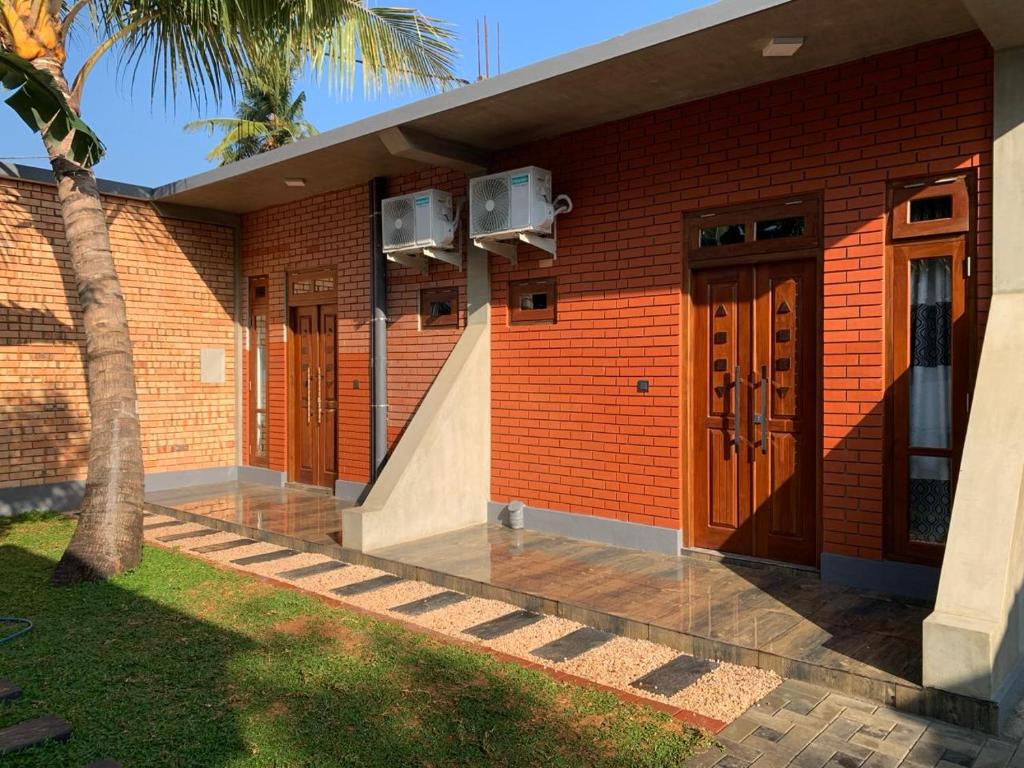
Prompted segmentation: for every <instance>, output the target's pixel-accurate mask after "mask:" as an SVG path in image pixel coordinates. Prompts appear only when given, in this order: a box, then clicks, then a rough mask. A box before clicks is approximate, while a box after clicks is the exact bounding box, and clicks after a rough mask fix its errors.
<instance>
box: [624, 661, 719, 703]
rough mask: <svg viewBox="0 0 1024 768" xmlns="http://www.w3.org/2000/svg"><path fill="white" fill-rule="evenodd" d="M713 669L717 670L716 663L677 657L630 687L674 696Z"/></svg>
mask: <svg viewBox="0 0 1024 768" xmlns="http://www.w3.org/2000/svg"><path fill="white" fill-rule="evenodd" d="M715 669H718V663H717V662H714V661H707V660H706V659H695V658H693V656H679V657H677V658H675V659H672V661H670V662H669V663H668V664H663V665H662V666H660V667H658V668H657V669H653V670H651V671H650V672H648V673H647V674H646V675H644V676H643V677H641V678H640V679H639V680H634V681H633V682H632V683H630V685H632V686H633V687H634V688H639V689H641V690H643V691H650V692H651V693H659V694H661V695H662V696H675V695H676V694H677V693H679V692H680V691H681V690H683V689H684V688H689V687H690V686H691V685H693V684H694V683H695V682H697V681H698V680H699V679H700V678H702V677H703V676H704V675H706V674H707V673H708V672H711V671H712V670H715Z"/></svg>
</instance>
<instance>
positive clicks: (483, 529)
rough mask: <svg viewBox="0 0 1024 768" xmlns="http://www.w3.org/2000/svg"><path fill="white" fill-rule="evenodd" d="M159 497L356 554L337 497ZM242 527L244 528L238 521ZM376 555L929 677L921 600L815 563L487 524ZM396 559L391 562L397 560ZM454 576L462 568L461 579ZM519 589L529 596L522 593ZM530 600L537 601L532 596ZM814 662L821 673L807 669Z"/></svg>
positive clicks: (879, 696)
mask: <svg viewBox="0 0 1024 768" xmlns="http://www.w3.org/2000/svg"><path fill="white" fill-rule="evenodd" d="M148 500H149V501H150V502H151V503H154V504H159V505H161V506H163V507H168V508H173V509H178V510H184V511H186V512H190V513H192V514H193V515H201V516H203V517H206V518H210V519H215V520H219V521H222V522H224V523H229V524H233V525H234V526H238V527H239V528H241V527H244V528H246V529H247V530H246V531H245V535H253V534H252V533H251V530H252V529H256V530H258V531H263V532H267V533H269V534H275V535H277V536H278V537H280V536H286V537H289V539H291V540H293V541H289V542H288V543H287V544H285V543H284V542H282V541H277V543H279V544H282V545H284V546H290V547H293V548H299V549H301V548H302V547H301V546H300V544H299V543H300V542H308V543H309V544H311V545H316V547H317V549H318V550H319V551H324V552H326V551H327V549H330V548H333V549H331V551H335V550H336V552H337V556H338V557H341V558H342V559H344V558H345V556H346V553H347V554H353V555H354V553H349V552H348V550H344V548H343V542H342V539H341V510H342V508H343V505H342V504H341V503H340V502H337V501H336V500H335V499H333V498H332V497H330V496H324V495H319V494H311V493H305V492H302V491H298V490H292V489H284V488H268V487H266V486H260V485H250V484H240V483H230V484H223V485H217V486H205V487H198V488H186V489H181V490H175V491H163V492H159V493H151V494H149V495H148ZM237 532H239V533H242V531H241V530H240V529H239V530H238V531H237ZM368 554H369V555H370V556H372V557H373V558H375V560H376V563H375V565H376V567H380V568H383V569H385V570H389V569H393V570H394V571H395V572H396V573H401V575H402V576H404V577H405V578H423V579H426V580H430V581H434V582H435V583H439V584H441V585H442V586H446V587H449V586H450V587H451V588H453V589H457V590H460V591H466V590H467V588H468V586H467V585H468V584H469V582H473V583H476V584H477V585H483V586H482V587H481V588H480V589H477V590H475V593H477V594H482V595H484V596H488V595H487V590H488V589H492V590H501V591H502V594H501V595H498V594H494V595H493V596H495V597H500V598H501V599H506V600H511V601H513V602H515V601H519V602H520V603H521V604H525V602H527V601H525V600H524V598H529V597H531V596H535V597H536V598H537V599H539V600H540V601H543V602H544V604H545V605H546V606H548V607H542V608H540V609H541V610H545V611H547V612H555V611H554V610H550V609H549V607H554V606H557V612H558V613H559V614H560V615H564V616H566V617H568V618H574V619H577V620H579V621H581V622H582V623H589V624H593V625H595V626H597V627H598V628H599V629H603V630H609V631H614V632H620V633H622V634H631V635H634V636H640V637H650V639H652V640H656V641H657V642H662V643H667V644H672V645H675V647H678V648H680V650H683V651H685V652H688V653H693V654H694V655H697V656H704V657H706V658H716V659H721V660H728V661H735V662H738V663H742V664H748V665H757V666H763V667H769V668H774V669H776V671H778V672H780V673H781V674H783V675H785V676H798V677H804V678H805V679H812V680H813V681H814V682H825V681H827V682H828V683H829V684H830V685H833V687H838V688H840V689H844V690H848V691H849V692H851V693H857V694H859V695H867V696H869V697H870V698H873V699H876V700H888V699H892V698H893V697H898V696H899V695H900V694H899V690H900V689H902V690H903V691H904V694H906V693H907V692H908V691H909V692H910V693H911V694H912V693H913V689H917V688H918V686H919V685H920V672H921V622H922V621H923V619H924V618H925V616H926V615H927V614H928V612H929V608H928V607H927V606H922V605H916V604H912V603H908V602H903V601H899V600H891V599H887V598H885V597H882V596H877V595H872V594H868V593H863V592H859V591H856V590H853V589H848V588H844V587H836V586H829V585H824V584H822V583H821V581H820V579H819V578H818V576H817V574H816V573H813V572H807V571H798V570H790V569H781V568H766V567H757V566H753V565H749V564H743V563H733V562H722V561H717V560H711V559H708V558H705V557H699V556H691V555H683V556H679V557H672V556H667V555H659V554H653V553H647V552H638V551H635V550H629V549H621V548H618V547H612V546H607V545H604V544H598V543H594V542H587V541H581V540H577V539H569V538H566V537H562V536H553V535H547V534H540V533H534V532H530V531H511V530H508V529H506V528H503V527H499V526H493V525H479V526H474V527H471V528H466V529H463V530H460V531H456V532H453V533H449V534H444V535H441V536H435V537H431V538H428V539H421V540H418V541H414V542H411V543H408V544H403V545H399V546H395V547H389V548H387V549H382V550H377V551H374V552H371V553H368ZM388 563H391V564H392V566H391V567H390V568H389V566H388V565H387V564H388ZM450 579H458V580H462V582H463V584H462V585H461V586H455V585H452V584H450V583H448V582H449V581H450ZM517 596H518V597H517ZM527 607H533V606H532V605H530V606H527ZM809 670H810V671H814V674H815V675H816V676H809Z"/></svg>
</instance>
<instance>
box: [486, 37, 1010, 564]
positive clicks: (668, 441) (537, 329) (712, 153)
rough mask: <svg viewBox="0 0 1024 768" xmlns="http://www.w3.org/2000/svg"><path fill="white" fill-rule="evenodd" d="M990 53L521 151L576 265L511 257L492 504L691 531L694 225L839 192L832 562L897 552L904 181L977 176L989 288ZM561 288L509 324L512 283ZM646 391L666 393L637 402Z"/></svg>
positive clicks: (979, 49)
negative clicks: (892, 506) (891, 466)
mask: <svg viewBox="0 0 1024 768" xmlns="http://www.w3.org/2000/svg"><path fill="white" fill-rule="evenodd" d="M991 89H992V61H991V50H990V48H989V46H988V44H987V43H986V42H985V40H984V39H983V38H982V37H981V36H980V35H969V36H964V37H959V38H954V39H948V40H943V41H938V42H934V43H930V44H926V45H922V46H919V47H916V48H912V49H907V50H902V51H898V52H894V53H890V54H886V55H882V56H878V57H874V58H871V59H866V60H862V61H857V62H852V63H849V64H845V65H842V66H839V67H835V68H831V69H827V70H822V71H818V72H814V73H811V74H807V75H803V76H799V77H794V78H790V79H787V80H782V81H776V82H773V83H769V84H766V85H762V86H758V87H754V88H750V89H746V90H743V91H739V92H735V93H729V94H725V95H721V96H715V97H713V98H709V99H705V100H702V101H697V102H693V103H689V104H685V105H682V106H678V107H673V108H670V109H666V110H663V111H659V112H656V113H652V114H647V115H642V116H639V117H635V118H632V119H628V120H624V121H621V122H616V123H612V124H608V125H602V126H600V127H597V128H593V129H589V130H586V131H582V132H579V133H576V134H573V135H568V136H563V137H560V138H558V139H555V140H553V141H549V142H546V143H543V144H537V145H533V146H529V147H524V148H522V149H521V150H518V151H516V152H514V153H510V154H509V155H507V156H505V157H503V158H502V166H503V167H507V168H511V167H515V166H517V165H525V164H533V165H540V166H542V167H545V168H548V169H550V170H551V171H552V172H553V174H554V186H555V192H556V193H568V194H570V195H571V196H572V198H573V200H574V202H575V204H576V211H575V212H574V213H572V214H571V215H570V216H567V217H565V218H564V219H563V220H561V221H560V223H559V231H558V238H559V242H558V259H557V261H556V262H555V263H554V264H553V265H551V266H544V262H543V260H542V259H543V258H544V255H539V254H534V255H533V256H530V257H527V256H524V255H523V254H521V255H520V263H519V266H518V268H511V267H510V266H508V265H507V264H506V265H504V266H502V265H501V263H500V260H498V259H492V274H493V285H492V291H493V297H494V307H493V322H494V334H493V340H494V344H493V361H494V370H493V395H494V398H493V428H494V446H493V447H494V450H493V496H494V498H495V499H496V500H500V501H507V500H508V499H511V498H521V499H523V500H525V501H526V502H527V503H528V504H531V505H535V506H540V507H547V508H552V509H557V510H564V511H570V512H576V513H580V514H587V515H598V516H602V517H609V518H617V519H620V520H628V521H632V522H637V523H645V524H654V525H659V526H665V527H669V528H676V527H679V526H680V525H683V524H684V522H685V518H683V517H681V515H682V514H683V513H682V511H681V510H683V500H684V499H685V495H686V494H687V493H688V487H687V485H688V483H687V477H686V471H685V470H684V468H683V466H682V454H681V449H682V443H683V440H684V433H683V432H682V422H681V419H682V414H681V408H680V405H681V403H680V384H681V381H682V376H683V375H685V360H683V359H682V349H681V346H680V339H681V333H680V328H681V324H682V322H683V317H682V316H681V313H682V309H681V308H682V306H683V305H682V293H681V290H682V286H683V280H684V275H683V271H682V263H681V241H682V231H681V230H682V216H683V213H684V212H687V211H692V210H700V209H704V208H708V207H711V206H722V205H727V204H733V203H743V202H750V201H756V200H759V199H770V198H774V197H779V196H789V195H800V194H803V193H812V192H821V193H822V194H823V196H824V209H825V219H824V234H825V254H824V317H823V327H822V333H823V336H824V371H823V388H824V396H823V397H824V402H823V410H824V445H823V451H824V459H823V486H824V490H823V499H822V513H823V516H824V534H823V535H824V549H825V551H827V552H834V553H842V554H848V555H858V556H863V557H869V558H878V557H881V555H882V523H883V521H882V515H883V512H882V473H883V471H884V467H883V455H884V450H883V449H884V445H883V436H882V426H883V425H882V413H883V408H882V400H883V395H884V386H883V382H884V370H883V366H884V360H883V332H884V323H883V307H884V304H883V295H884V288H883V286H884V274H883V273H884V261H885V259H884V248H883V243H884V229H883V224H884V220H883V216H884V207H885V187H886V181H887V180H889V179H899V178H904V177H911V176H915V175H919V174H932V173H937V172H945V171H949V170H952V169H958V168H975V169H977V173H978V176H979V200H978V203H979V204H978V224H979V230H980V232H979V253H978V256H979V259H978V272H979V279H978V283H979V285H978V289H979V296H980V301H979V318H980V322H981V323H982V324H983V323H984V318H985V313H986V310H987V297H988V296H989V294H990V292H991V267H990V263H991V262H990V234H989V233H990V230H991V221H990V217H991V162H992V156H991V150H992V125H991V112H992V102H991ZM552 276H554V277H557V278H558V299H559V300H558V322H557V324H556V325H537V326H509V325H508V319H507V311H506V307H505V302H506V296H507V286H508V281H509V280H516V279H523V278H528V277H552ZM641 378H644V379H649V380H650V382H651V390H650V392H649V393H647V394H639V393H637V392H636V391H635V385H636V380H637V379H641Z"/></svg>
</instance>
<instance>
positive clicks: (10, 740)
mask: <svg viewBox="0 0 1024 768" xmlns="http://www.w3.org/2000/svg"><path fill="white" fill-rule="evenodd" d="M70 737H71V723H69V722H68V721H67V720H65V719H64V718H62V717H57V716H56V715H43V716H42V717H37V718H35V719H34V720H25V721H24V722H21V723H18V724H17V725H12V726H10V727H9V728H3V729H0V755H9V754H11V753H12V752H20V751H21V750H23V749H28V748H29V747H34V746H36V744H42V743H43V742H44V741H50V740H53V741H67V740H68V739H69V738H70Z"/></svg>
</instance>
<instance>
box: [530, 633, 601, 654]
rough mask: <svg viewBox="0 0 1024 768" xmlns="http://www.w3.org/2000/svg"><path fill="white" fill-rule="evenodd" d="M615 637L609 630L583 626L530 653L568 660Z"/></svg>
mask: <svg viewBox="0 0 1024 768" xmlns="http://www.w3.org/2000/svg"><path fill="white" fill-rule="evenodd" d="M613 637H614V635H612V634H611V633H609V632H602V631H601V630H600V629H594V628H593V627H583V628H582V629H577V630H576V631H575V632H570V633H569V634H568V635H566V636H565V637H560V638H558V639H557V640H552V641H551V642H550V643H548V644H547V645H542V646H541V647H540V648H537V649H536V650H533V651H530V653H531V654H533V655H534V656H537V657H538V658H541V659H546V660H547V661H566V660H567V659H575V658H576V657H577V656H581V655H583V654H584V653H586V652H587V651H592V650H593V649H594V648H597V647H598V646H601V645H604V644H605V643H607V642H608V641H609V640H611V639H612V638H613Z"/></svg>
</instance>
